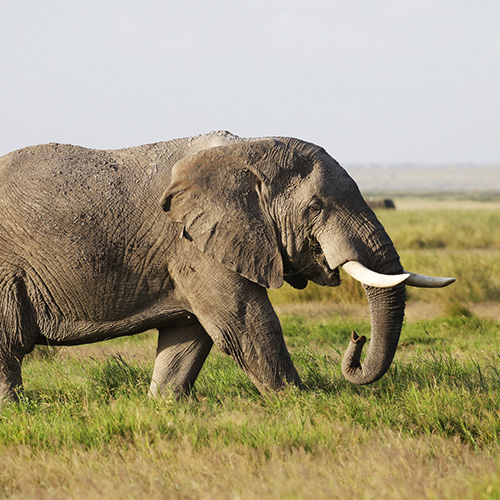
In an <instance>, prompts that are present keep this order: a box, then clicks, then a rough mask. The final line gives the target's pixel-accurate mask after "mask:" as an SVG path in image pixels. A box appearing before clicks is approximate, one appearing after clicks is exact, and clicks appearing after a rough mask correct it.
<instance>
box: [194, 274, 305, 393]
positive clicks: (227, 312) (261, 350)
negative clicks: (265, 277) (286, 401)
mask: <svg viewBox="0 0 500 500" xmlns="http://www.w3.org/2000/svg"><path fill="white" fill-rule="evenodd" d="M239 281H240V283H239V285H240V286H234V283H232V285H233V286H232V287H231V286H229V284H228V286H222V287H220V288H217V289H209V291H208V292H207V291H206V289H205V293H204V294H203V295H201V297H198V300H192V301H191V305H192V306H193V311H194V312H195V314H196V317H197V318H198V320H199V321H200V323H201V324H202V325H203V327H204V328H205V330H206V331H207V333H208V334H209V335H210V336H211V337H212V339H213V340H214V342H215V344H216V345H217V347H219V348H220V349H221V350H222V351H223V352H225V353H226V354H229V355H230V356H231V357H232V358H233V359H234V360H235V361H236V362H237V363H238V364H239V365H240V366H241V368H243V370H244V371H245V372H246V373H247V374H248V376H249V377H250V378H251V380H252V382H253V383H254V384H255V385H256V386H257V388H258V389H259V391H260V392H267V391H270V390H272V391H276V390H279V389H282V388H284V387H285V386H286V385H287V384H293V385H296V386H301V381H300V378H299V376H298V374H297V371H296V370H295V367H294V365H293V363H292V360H291V358H290V354H289V353H288V350H287V348H286V345H285V341H284V339H283V333H282V330H281V325H280V323H279V320H278V317H277V316H276V313H275V312H274V309H273V308H272V306H271V303H270V302H269V299H268V297H267V292H266V290H265V289H264V288H262V287H260V286H258V285H256V284H255V283H251V282H249V281H247V280H244V279H243V278H239ZM242 281H244V283H241V282H242ZM219 285H222V283H219ZM242 285H243V286H242Z"/></svg>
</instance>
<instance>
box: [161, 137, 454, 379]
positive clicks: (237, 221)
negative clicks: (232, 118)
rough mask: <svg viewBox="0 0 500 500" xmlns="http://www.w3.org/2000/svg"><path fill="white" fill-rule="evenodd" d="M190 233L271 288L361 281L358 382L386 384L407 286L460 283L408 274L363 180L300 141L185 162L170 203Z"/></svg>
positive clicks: (348, 363) (353, 371)
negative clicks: (365, 316) (365, 310)
mask: <svg viewBox="0 0 500 500" xmlns="http://www.w3.org/2000/svg"><path fill="white" fill-rule="evenodd" d="M162 204H163V208H164V210H165V211H167V212H168V213H169V215H170V217H171V218H172V220H174V221H177V222H180V223H182V224H183V225H184V229H183V233H182V234H183V235H184V237H185V238H187V239H189V240H191V241H192V243H193V244H194V245H195V246H196V247H197V248H198V249H199V250H200V251H202V252H204V253H206V254H208V255H210V256H211V257H213V258H214V259H216V260H217V261H219V262H221V263H222V264H224V265H225V266H227V267H228V268H230V269H232V270H233V271H235V272H237V273H239V274H240V275H241V276H243V277H245V278H247V279H249V280H251V281H254V282H256V283H258V284H260V285H262V286H264V287H267V288H279V287H280V286H281V285H282V284H283V281H284V280H286V281H288V282H289V283H290V284H291V285H292V286H294V287H296V288H304V287H305V286H306V285H307V282H308V280H311V281H313V282H315V283H318V284H320V285H328V286H337V285H339V284H340V279H339V267H341V266H342V267H343V268H344V270H345V271H346V272H348V273H349V274H351V275H352V276H353V277H354V278H356V279H358V280H359V281H361V282H362V283H363V286H364V288H365V291H366V295H367V297H368V302H369V305H370V313H371V319H372V333H371V342H370V347H369V349H368V353H367V356H366V359H365V360H364V362H363V363H361V362H360V358H361V350H362V347H363V344H364V343H365V340H366V339H365V337H358V336H357V335H356V334H354V333H353V336H352V339H351V342H350V344H349V347H348V350H347V352H346V354H345V356H344V360H343V364H342V367H343V372H344V375H345V376H346V378H347V379H348V380H350V381H352V382H354V383H358V384H367V383H371V382H374V381H375V380H377V379H379V378H380V377H381V376H382V375H383V374H384V373H385V372H386V371H387V370H388V368H389V366H390V364H391V362H392V359H393V357H394V354H395V351H396V347H397V344H398V340H399V335H400V332H401V326H402V322H403V315H404V308H405V283H404V282H405V281H406V284H412V285H415V286H445V285H446V284H449V283H450V282H452V281H454V280H453V279H452V278H450V279H444V278H443V279H440V278H430V277H424V276H420V275H415V274H412V273H406V272H404V270H403V268H402V266H401V264H400V261H399V256H398V254H397V252H396V250H395V248H394V246H393V243H392V241H391V239H390V238H389V236H388V235H387V233H386V231H385V230H384V228H383V227H382V225H381V224H380V222H379V221H378V219H377V218H376V216H375V214H374V213H373V211H372V210H371V209H370V208H369V207H368V205H367V204H366V203H365V201H364V199H363V197H362V196H361V194H360V192H359V189H358V187H357V185H356V184H355V182H354V181H353V180H352V179H351V178H350V177H349V175H348V174H347V172H346V171H345V170H344V169H343V168H342V167H341V166H340V165H339V164H338V163H337V162H336V161H335V160H334V159H333V158H331V157H330V156H329V155H328V154H327V153H326V152H325V151H324V150H323V149H322V148H320V147H318V146H315V145H313V144H309V143H305V142H303V141H299V140H296V139H264V140H255V141H248V142H238V143H235V144H231V145H226V146H221V147H215V148H211V149H207V150H205V151H201V152H199V153H197V154H195V155H193V156H190V157H187V158H185V159H183V160H180V161H179V162H178V163H177V164H176V165H175V167H174V170H173V172H172V180H171V184H170V186H169V188H168V190H167V192H166V193H165V195H164V197H163V199H162Z"/></svg>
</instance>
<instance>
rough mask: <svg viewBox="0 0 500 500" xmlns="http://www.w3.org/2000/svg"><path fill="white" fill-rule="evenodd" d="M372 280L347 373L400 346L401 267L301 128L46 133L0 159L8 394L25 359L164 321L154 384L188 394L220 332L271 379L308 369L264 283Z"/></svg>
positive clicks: (1, 348) (259, 380)
mask: <svg viewBox="0 0 500 500" xmlns="http://www.w3.org/2000/svg"><path fill="white" fill-rule="evenodd" d="M340 267H343V269H344V270H345V271H346V272H347V273H348V274H350V275H352V276H353V277H354V278H355V279H358V280H359V281H361V282H362V283H363V286H364V288H365V291H366V295H367V297H368V303H369V307H370V312H371V325H372V328H371V341H370V343H369V348H368V351H367V355H366V357H365V358H364V361H361V351H362V348H363V344H364V343H365V340H366V338H365V337H364V336H358V335H357V334H356V333H354V332H353V334H352V338H351V340H350V341H349V346H348V348H347V351H346V354H345V356H344V358H343V362H342V370H343V374H344V376H345V377H346V378H347V379H348V380H350V381H351V382H353V383H355V384H369V383H372V382H374V381H376V380H378V379H379V378H380V377H382V376H383V375H384V373H385V372H386V371H387V370H388V369H389V366H390V365H391V362H392V359H393V357H394V354H395V351H396V347H397V344H398V339H399V336H400V332H401V327H402V322H403V315H404V309H405V286H406V285H413V286H423V287H442V286H446V285H448V284H450V283H451V282H453V281H454V279H453V278H439V277H430V276H427V277H426V276H423V275H418V274H414V273H411V272H406V271H404V269H403V267H402V265H401V263H400V259H399V256H398V254H397V252H396V250H395V248H394V245H393V243H392V241H391V239H390V238H389V236H388V234H387V233H386V231H385V230H384V228H383V227H382V225H381V223H380V222H379V221H378V219H377V218H376V216H375V214H374V213H373V211H372V210H371V209H370V208H369V207H368V205H367V204H366V202H365V201H364V199H363V197H362V196H361V194H360V192H359V189H358V187H357V185H356V184H355V182H354V181H353V180H352V179H351V177H350V176H349V175H348V173H347V172H346V171H345V170H344V169H343V168H342V167H341V166H340V165H339V164H338V163H337V161H335V160H334V159H333V158H332V157H331V156H330V155H329V154H328V153H327V152H326V151H325V150H324V149H323V148H321V147H319V146H316V145H314V144H312V143H309V142H305V141H302V140H299V139H294V138H287V137H264V138H252V139H244V138H240V137H238V136H236V135H233V134H231V133H229V132H226V131H216V132H211V133H208V134H205V135H198V136H194V137H189V138H184V139H174V140H171V141H167V142H158V143H154V144H148V145H142V146H136V147H131V148H125V149H115V150H95V149H87V148H83V147H80V146H73V145H63V144H58V143H50V144H45V145H38V146H30V147H26V148H23V149H20V150H17V151H14V152H12V153H10V154H7V155H5V156H3V157H1V158H0V397H1V398H2V400H14V401H16V400H18V397H19V394H20V393H21V392H22V376H21V365H22V360H23V357H24V356H25V355H26V354H27V353H29V352H30V351H32V350H33V348H34V346H35V345H53V346H68V345H78V344H86V343H91V342H97V341H102V340H106V339H111V338H115V337H120V336H126V335H133V334H137V333H140V332H143V331H146V330H149V329H156V330H157V331H158V344H157V349H156V360H155V364H154V369H153V375H152V380H151V386H150V394H151V395H152V396H156V395H161V394H165V393H166V392H169V393H172V392H173V393H174V394H175V395H176V396H177V397H181V396H182V395H186V394H188V393H189V392H190V390H191V389H192V387H193V385H194V383H195V380H196V378H197V376H198V374H199V372H200V369H201V368H202V365H203V363H204V362H205V359H206V358H207V356H208V354H209V352H210V350H211V348H212V346H213V344H214V343H215V344H216V346H217V347H218V348H219V349H220V350H221V351H222V352H224V353H226V354H228V355H229V356H231V357H232V358H233V359H234V360H235V361H236V362H237V364H238V365H239V366H240V367H241V368H242V369H243V370H244V371H245V372H246V373H247V375H248V376H249V377H250V379H251V381H252V382H253V383H254V384H255V386H256V387H257V389H258V390H259V391H260V392H261V393H265V392H268V391H279V390H281V389H283V388H285V387H287V386H289V385H292V386H299V387H301V385H302V383H301V380H300V377H299V375H298V373H297V371H296V369H295V367H294V364H293V362H292V360H291V357H290V354H289V352H288V350H287V347H286V345H285V341H284V338H283V333H282V329H281V326H280V322H279V320H278V317H277V315H276V313H275V311H274V309H273V307H272V305H271V302H270V300H269V298H268V293H267V289H273V288H279V287H281V286H282V285H283V283H284V281H286V282H288V283H289V284H290V285H291V286H293V287H295V288H298V289H302V288H304V287H306V285H307V283H308V281H312V282H315V283H318V284H319V285H325V286H338V285H339V284H340V278H339V268H340Z"/></svg>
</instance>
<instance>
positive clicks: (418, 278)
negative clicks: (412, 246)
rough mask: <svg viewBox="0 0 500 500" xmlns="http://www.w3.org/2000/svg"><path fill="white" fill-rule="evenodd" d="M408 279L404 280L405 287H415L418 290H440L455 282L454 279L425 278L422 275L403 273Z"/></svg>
mask: <svg viewBox="0 0 500 500" xmlns="http://www.w3.org/2000/svg"><path fill="white" fill-rule="evenodd" d="M405 273H408V274H409V275H410V277H409V278H408V279H407V280H406V283H405V284H406V285H410V286H416V287H420V288H442V287H444V286H448V285H451V284H452V283H454V282H455V281H456V279H455V278H441V277H439V276H425V275H423V274H415V273H411V272H409V271H405Z"/></svg>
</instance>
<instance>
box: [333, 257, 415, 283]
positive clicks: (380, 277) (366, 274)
mask: <svg viewBox="0 0 500 500" xmlns="http://www.w3.org/2000/svg"><path fill="white" fill-rule="evenodd" d="M342 267H343V269H344V271H345V272H346V273H347V274H349V275H350V276H352V277H353V278H354V279H355V280H358V281H360V282H361V283H363V285H368V286H373V287H376V288H389V287H392V286H396V285H399V283H402V282H403V281H404V280H406V279H408V278H409V277H410V276H411V273H404V274H380V273H376V272H375V271H372V270H371V269H368V268H367V267H366V266H364V265H363V264H361V262H357V261H355V260H351V261H349V262H346V263H345V264H343V265H342Z"/></svg>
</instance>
